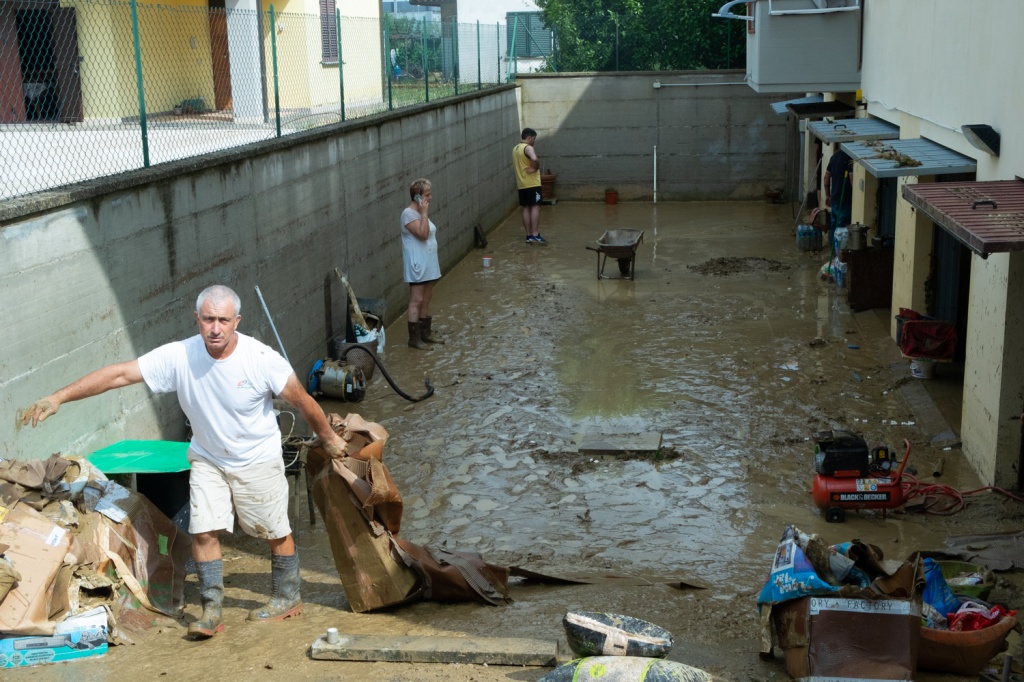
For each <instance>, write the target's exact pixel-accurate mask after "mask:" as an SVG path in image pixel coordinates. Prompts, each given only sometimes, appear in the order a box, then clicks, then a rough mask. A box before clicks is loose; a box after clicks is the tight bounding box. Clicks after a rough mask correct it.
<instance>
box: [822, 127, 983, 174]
mask: <svg viewBox="0 0 1024 682" xmlns="http://www.w3.org/2000/svg"><path fill="white" fill-rule="evenodd" d="M842 150H843V151H844V152H846V153H847V154H849V155H850V158H851V159H853V160H854V161H859V162H860V163H861V164H863V166H864V167H865V168H866V169H867V171H868V172H869V173H871V174H872V175H874V176H875V177H876V178H897V177H900V176H904V175H948V174H950V173H975V172H977V170H978V162H977V161H975V160H974V159H972V158H971V157H969V156H964V155H963V154H959V153H957V152H955V151H953V150H952V149H948V148H946V147H943V146H942V145H941V144H937V143H935V142H932V141H931V140H926V139H924V138H923V137H916V138H913V139H910V140H888V141H886V142H881V141H875V142H844V143H843V144H842Z"/></svg>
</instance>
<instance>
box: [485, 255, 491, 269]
mask: <svg viewBox="0 0 1024 682" xmlns="http://www.w3.org/2000/svg"><path fill="white" fill-rule="evenodd" d="M484 267H485V268H489V267H491V257H490V256H484Z"/></svg>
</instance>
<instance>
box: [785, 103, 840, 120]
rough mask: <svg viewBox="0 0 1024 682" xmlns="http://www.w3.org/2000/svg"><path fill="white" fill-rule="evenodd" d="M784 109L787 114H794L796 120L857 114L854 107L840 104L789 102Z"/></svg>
mask: <svg viewBox="0 0 1024 682" xmlns="http://www.w3.org/2000/svg"><path fill="white" fill-rule="evenodd" d="M786 109H787V110H788V111H789V113H791V114H795V115H796V117H797V118H798V119H805V118H825V117H826V116H836V117H839V116H853V115H854V114H855V113H857V110H856V109H855V108H854V107H851V106H850V105H849V104H844V103H842V102H807V103H805V104H801V103H796V104H794V103H792V102H791V103H789V104H787V105H786Z"/></svg>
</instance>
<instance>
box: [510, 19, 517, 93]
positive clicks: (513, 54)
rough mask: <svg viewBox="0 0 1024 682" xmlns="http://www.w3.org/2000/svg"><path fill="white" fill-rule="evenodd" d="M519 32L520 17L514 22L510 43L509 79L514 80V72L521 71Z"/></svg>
mask: <svg viewBox="0 0 1024 682" xmlns="http://www.w3.org/2000/svg"><path fill="white" fill-rule="evenodd" d="M517 33H519V17H516V18H515V22H514V23H513V24H512V39H511V40H509V43H508V55H509V57H510V59H509V60H508V81H509V82H510V83H511V82H512V74H513V73H519V50H517V49H516V34H517Z"/></svg>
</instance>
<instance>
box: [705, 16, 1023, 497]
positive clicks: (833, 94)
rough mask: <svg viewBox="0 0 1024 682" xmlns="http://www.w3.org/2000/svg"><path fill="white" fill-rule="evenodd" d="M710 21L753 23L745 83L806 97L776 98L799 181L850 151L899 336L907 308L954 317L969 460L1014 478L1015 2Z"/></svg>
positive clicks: (1019, 336) (1017, 294) (1018, 269)
mask: <svg viewBox="0 0 1024 682" xmlns="http://www.w3.org/2000/svg"><path fill="white" fill-rule="evenodd" d="M738 12H742V14H737V13H738ZM717 16H722V17H727V18H734V19H740V20H742V21H746V22H747V45H748V47H747V55H748V63H747V80H748V83H749V84H750V85H751V87H753V88H754V89H755V90H758V91H760V92H780V93H781V92H786V93H793V92H804V93H807V94H808V97H806V98H801V99H794V100H790V101H787V102H780V103H779V104H780V105H781V106H782V110H783V111H785V112H786V113H787V115H790V116H793V117H795V118H797V119H799V121H800V125H801V131H802V136H801V150H802V156H803V164H802V171H801V176H802V180H803V182H804V186H805V187H807V188H811V187H814V185H815V183H816V182H818V181H819V180H818V178H820V175H821V173H820V169H823V168H825V167H826V165H827V163H828V160H829V158H830V157H831V155H832V154H833V153H835V152H836V151H838V150H839V149H842V150H843V151H845V152H846V153H847V154H849V155H850V156H851V157H852V158H853V159H854V160H855V165H854V172H853V179H852V196H853V206H852V220H853V222H854V223H861V224H866V225H868V226H869V228H871V230H872V232H873V233H874V235H875V236H876V237H878V238H879V239H878V240H877V241H878V242H879V244H878V246H879V247H882V248H885V247H888V248H889V252H890V253H891V259H892V262H891V266H892V267H891V271H892V285H891V296H890V297H889V299H888V301H887V303H888V305H889V306H890V308H891V310H892V311H893V321H892V327H891V331H892V335H893V337H894V340H896V341H897V342H898V341H899V340H898V339H896V338H895V337H896V333H897V328H898V320H896V319H895V317H896V315H897V314H898V313H899V311H900V310H901V309H909V310H913V311H915V312H918V313H920V314H923V315H928V316H931V317H935V318H937V319H940V320H944V321H947V322H950V323H952V324H953V325H954V326H955V328H956V329H957V331H958V332H959V344H958V348H957V350H956V353H955V355H954V357H953V358H952V359H953V360H954V361H955V362H958V363H959V362H962V363H963V386H962V392H961V395H962V400H961V406H962V410H961V415H960V423H959V424H957V425H956V427H957V429H958V431H959V436H960V441H961V443H962V448H963V456H964V457H965V458H966V460H967V461H968V462H969V463H970V465H971V467H973V469H974V470H975V471H976V472H977V474H978V475H979V476H980V478H981V480H982V481H983V482H985V483H986V484H993V485H998V486H1003V487H1018V488H1020V487H1022V486H1024V471H1022V470H1024V461H1022V458H1024V447H1022V443H1021V432H1022V423H1021V417H1022V412H1024V180H1022V178H1024V121H1022V120H1021V118H1020V115H1019V114H1020V111H1021V108H1022V106H1024V75H1022V74H1021V73H1020V71H1019V70H1015V69H1012V68H1011V69H1007V68H1006V65H1008V64H1019V63H1021V61H1022V59H1024V43H1022V42H1021V41H1020V40H1019V38H1018V37H1017V35H1016V32H1017V31H1018V29H1019V28H1020V27H1021V26H1024V3H1020V2H1019V0H929V1H928V2H907V1H906V0H755V2H752V3H751V2H737V1H733V2H727V3H725V5H723V7H722V8H721V9H720V10H719V12H718V13H717ZM777 111H779V109H777ZM819 145H820V148H821V153H820V156H819V153H818V152H817V151H816V150H817V149H818V148H819ZM819 159H820V160H819ZM816 171H819V172H816ZM887 257H888V256H887ZM940 372H941V369H940Z"/></svg>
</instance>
